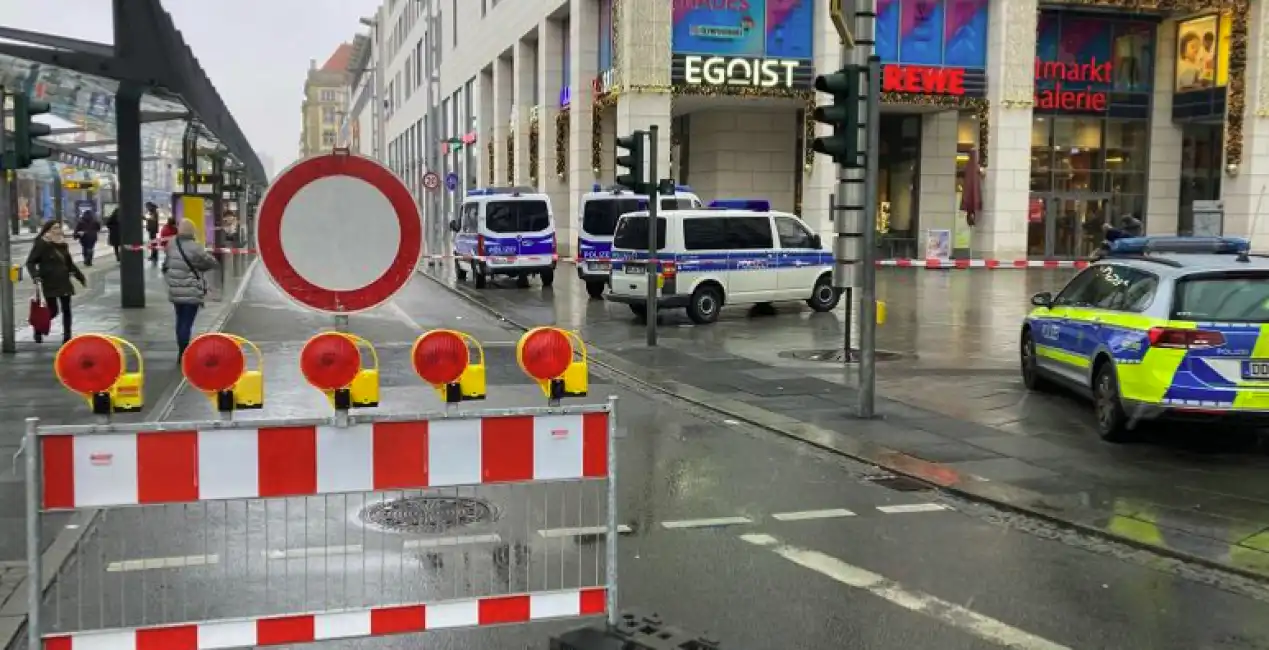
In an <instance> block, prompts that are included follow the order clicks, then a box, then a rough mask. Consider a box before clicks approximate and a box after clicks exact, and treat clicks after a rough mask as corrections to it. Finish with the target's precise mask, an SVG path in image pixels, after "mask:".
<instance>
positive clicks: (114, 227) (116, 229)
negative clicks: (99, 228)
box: [106, 208, 123, 262]
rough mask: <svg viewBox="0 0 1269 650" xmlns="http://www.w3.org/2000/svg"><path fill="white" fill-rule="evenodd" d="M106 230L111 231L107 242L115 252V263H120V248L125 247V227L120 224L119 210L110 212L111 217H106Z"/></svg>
mask: <svg viewBox="0 0 1269 650" xmlns="http://www.w3.org/2000/svg"><path fill="white" fill-rule="evenodd" d="M106 228H108V229H109V230H110V232H109V233H108V235H107V241H108V242H110V247H111V248H113V249H114V250H115V261H116V262H118V261H119V247H120V246H122V245H123V229H122V228H123V226H122V225H120V223H119V208H115V209H114V210H111V211H110V216H109V217H106Z"/></svg>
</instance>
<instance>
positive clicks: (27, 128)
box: [13, 93, 53, 169]
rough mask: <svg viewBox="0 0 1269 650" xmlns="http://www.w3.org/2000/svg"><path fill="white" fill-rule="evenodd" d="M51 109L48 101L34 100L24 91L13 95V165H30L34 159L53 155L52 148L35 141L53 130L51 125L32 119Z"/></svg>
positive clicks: (21, 166)
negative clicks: (14, 162)
mask: <svg viewBox="0 0 1269 650" xmlns="http://www.w3.org/2000/svg"><path fill="white" fill-rule="evenodd" d="M51 110H52V106H50V105H49V103H48V102H42V101H36V100H33V99H31V98H30V97H28V96H27V95H26V94H24V93H18V94H16V95H14V96H13V136H14V137H13V140H14V142H13V152H14V157H15V158H16V163H17V164H16V165H15V167H17V168H19V169H23V168H26V167H30V166H31V163H32V162H34V161H36V160H43V159H44V158H48V157H50V156H52V155H53V150H52V149H50V148H48V147H47V146H45V145H42V144H40V143H39V142H36V138H42V137H44V136H47V135H50V134H51V133H52V132H53V129H52V127H50V126H49V125H47V124H41V123H39V122H36V121H34V120H32V119H31V118H32V117H34V116H36V115H43V114H45V113H48V112H49V111H51Z"/></svg>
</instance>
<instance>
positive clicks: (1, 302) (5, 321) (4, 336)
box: [0, 86, 39, 648]
mask: <svg viewBox="0 0 1269 650" xmlns="http://www.w3.org/2000/svg"><path fill="white" fill-rule="evenodd" d="M5 97H6V95H5V92H4V87H3V86H0V155H2V154H3V153H4V147H5V133H4V124H5V120H6V111H5V106H4V102H5ZM3 167H4V165H0V174H4V175H5V176H8V174H9V170H7V169H2V168H3ZM13 174H14V175H15V176H16V175H17V171H16V170H14V171H13ZM8 191H9V184H8V182H4V183H0V206H3V207H0V209H4V210H5V212H6V213H7V212H8V209H7V206H8V205H9V201H8V200H7V197H6V196H5V193H6V192H8ZM12 218H13V215H9V219H12ZM12 265H13V251H12V250H11V249H10V241H9V229H8V228H0V270H2V271H3V272H4V274H5V277H4V278H3V279H2V280H0V351H3V352H4V354H13V353H14V352H17V351H18V347H17V345H18V344H17V339H16V338H15V332H14V328H15V322H16V321H17V318H16V316H15V315H14V313H13V311H14V305H13V290H14V284H13V283H12V282H10V281H9V278H8V274H9V267H10V266H12ZM31 647H33V648H35V647H39V646H31Z"/></svg>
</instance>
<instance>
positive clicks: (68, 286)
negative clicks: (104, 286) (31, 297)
mask: <svg viewBox="0 0 1269 650" xmlns="http://www.w3.org/2000/svg"><path fill="white" fill-rule="evenodd" d="M26 268H27V271H29V272H30V273H31V278H32V279H33V280H35V286H36V290H37V291H39V292H40V293H41V294H43V296H44V300H45V302H47V303H48V311H49V317H50V318H57V315H58V313H61V315H62V341H63V342H66V341H69V340H70V338H71V296H73V295H75V285H74V284H72V283H71V278H72V277H74V278H75V279H76V280H79V284H80V285H81V286H83V285H86V284H87V281H86V280H85V279H84V273H83V272H82V271H80V270H79V267H78V266H76V265H75V260H74V259H72V258H71V252H70V246H68V245H67V244H66V235H65V233H64V232H63V231H62V222H61V220H57V219H55V220H53V221H50V222H48V223H46V224H44V228H43V229H41V230H40V235H39V237H37V238H36V239H35V243H34V244H33V245H32V246H31V254H30V255H28V256H27V258H26ZM42 338H43V337H42V336H41V334H40V333H39V332H38V331H37V332H36V334H35V340H36V342H37V343H38V342H39V341H40V340H41V339H42Z"/></svg>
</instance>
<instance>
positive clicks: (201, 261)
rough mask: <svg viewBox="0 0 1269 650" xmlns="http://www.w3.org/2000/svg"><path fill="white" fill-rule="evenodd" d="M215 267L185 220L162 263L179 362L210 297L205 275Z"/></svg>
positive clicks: (213, 259) (168, 246)
mask: <svg viewBox="0 0 1269 650" xmlns="http://www.w3.org/2000/svg"><path fill="white" fill-rule="evenodd" d="M214 268H216V260H215V258H213V257H212V256H211V253H208V252H207V249H206V248H203V246H202V245H201V244H199V243H198V240H197V239H195V231H194V224H193V223H192V222H191V221H189V220H182V221H181V223H180V224H179V225H178V226H177V229H176V236H175V237H173V238H172V239H171V241H169V242H168V243H167V257H166V258H165V259H164V260H163V278H164V279H165V280H166V281H167V297H168V300H170V301H171V302H172V307H173V309H174V311H175V312H176V347H177V350H179V353H178V356H177V359H178V361H179V359H180V358H181V357H183V356H184V355H185V348H187V347H189V340H190V337H191V336H192V335H193V332H194V319H195V318H196V317H198V308H199V307H202V306H203V301H204V300H205V299H206V297H207V277H206V275H205V274H206V273H207V272H208V271H211V270H212V269H214Z"/></svg>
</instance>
